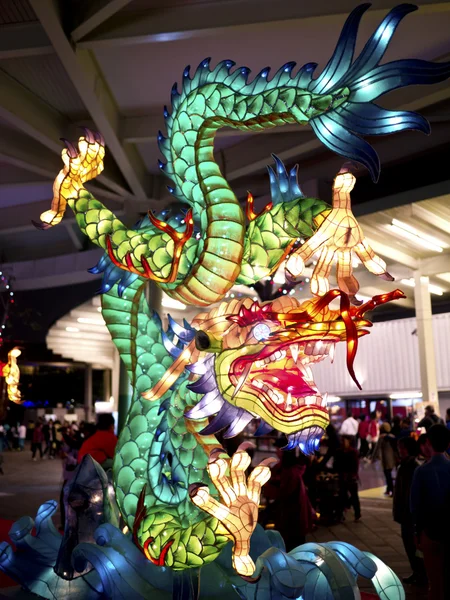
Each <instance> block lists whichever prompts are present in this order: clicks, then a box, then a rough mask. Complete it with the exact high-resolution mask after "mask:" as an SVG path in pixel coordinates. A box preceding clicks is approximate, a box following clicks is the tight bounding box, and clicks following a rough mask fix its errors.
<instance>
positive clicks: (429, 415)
mask: <svg viewBox="0 0 450 600" xmlns="http://www.w3.org/2000/svg"><path fill="white" fill-rule="evenodd" d="M443 423H444V421H443V420H442V419H441V418H440V417H438V416H437V414H436V413H435V412H434V407H433V406H431V404H429V405H428V406H426V407H425V416H424V418H423V419H422V420H421V421H419V423H418V424H417V427H425V431H426V432H427V433H428V430H429V429H430V427H433V425H438V424H443Z"/></svg>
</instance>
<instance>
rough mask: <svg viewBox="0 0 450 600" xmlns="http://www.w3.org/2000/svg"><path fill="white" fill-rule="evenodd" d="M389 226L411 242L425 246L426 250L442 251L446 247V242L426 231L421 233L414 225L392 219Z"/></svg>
mask: <svg viewBox="0 0 450 600" xmlns="http://www.w3.org/2000/svg"><path fill="white" fill-rule="evenodd" d="M389 227H390V229H391V230H393V231H395V233H397V234H398V235H400V236H401V237H403V238H405V239H406V240H409V241H410V242H413V243H414V244H416V245H417V246H421V247H422V248H426V249H427V250H433V252H442V251H443V250H444V248H445V247H447V244H444V243H443V242H441V241H440V240H438V239H436V238H435V237H433V236H431V235H427V234H426V233H423V232H422V231H419V230H418V229H416V228H415V227H412V226H411V225H408V224H407V223H403V221H399V220H398V219H392V223H391V225H390V226H389Z"/></svg>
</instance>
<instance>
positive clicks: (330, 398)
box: [327, 396, 341, 404]
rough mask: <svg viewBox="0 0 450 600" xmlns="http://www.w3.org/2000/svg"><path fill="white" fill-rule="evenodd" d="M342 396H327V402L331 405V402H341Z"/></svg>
mask: <svg viewBox="0 0 450 600" xmlns="http://www.w3.org/2000/svg"><path fill="white" fill-rule="evenodd" d="M340 400H341V397H340V396H327V402H328V404H330V403H331V402H340Z"/></svg>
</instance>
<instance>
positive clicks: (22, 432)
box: [18, 423, 27, 452]
mask: <svg viewBox="0 0 450 600" xmlns="http://www.w3.org/2000/svg"><path fill="white" fill-rule="evenodd" d="M18 433H19V450H20V451H21V452H23V451H24V450H25V440H26V438H27V428H26V425H24V424H23V423H21V424H20V425H19V427H18Z"/></svg>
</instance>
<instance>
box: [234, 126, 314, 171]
mask: <svg viewBox="0 0 450 600" xmlns="http://www.w3.org/2000/svg"><path fill="white" fill-rule="evenodd" d="M299 140H302V143H301V144H298V141H299ZM294 142H297V143H296V144H295V143H294ZM321 147H323V145H322V143H321V142H320V141H319V140H318V139H317V138H316V136H315V135H314V134H313V133H312V132H311V130H309V129H302V127H301V126H300V125H298V126H297V132H296V133H295V134H293V133H291V134H287V135H286V136H280V137H276V138H273V137H272V136H270V137H268V138H263V139H262V138H257V136H256V135H255V136H252V137H251V138H249V139H248V140H244V141H243V142H240V143H239V144H236V145H235V146H232V147H231V148H227V149H226V150H225V151H224V157H225V163H226V164H227V171H226V178H227V180H228V181H233V180H235V179H239V178H240V177H245V176H247V175H251V174H252V173H254V172H255V171H262V170H265V168H266V167H267V165H268V164H270V163H271V162H272V160H271V158H270V155H271V154H276V155H277V156H278V158H280V159H281V160H283V161H288V160H290V159H292V158H295V157H297V156H298V155H299V153H300V154H307V153H308V152H310V151H313V150H316V149H317V148H321ZM299 150H300V152H299ZM249 156H251V162H250V163H247V164H246V157H249ZM308 177H309V173H308Z"/></svg>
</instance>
